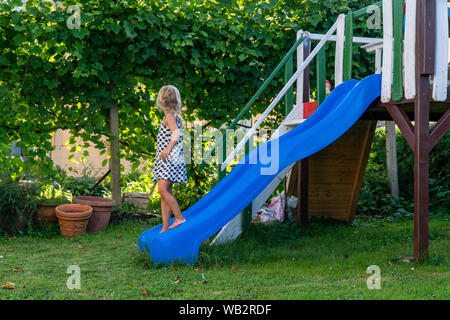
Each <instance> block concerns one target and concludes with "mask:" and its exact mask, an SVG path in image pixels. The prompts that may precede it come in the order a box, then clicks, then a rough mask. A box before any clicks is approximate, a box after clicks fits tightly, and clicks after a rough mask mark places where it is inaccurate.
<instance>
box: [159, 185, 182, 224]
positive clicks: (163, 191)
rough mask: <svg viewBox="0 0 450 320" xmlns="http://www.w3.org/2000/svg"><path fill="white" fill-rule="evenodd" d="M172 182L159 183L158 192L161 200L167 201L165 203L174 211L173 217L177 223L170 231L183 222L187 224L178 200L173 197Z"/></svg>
mask: <svg viewBox="0 0 450 320" xmlns="http://www.w3.org/2000/svg"><path fill="white" fill-rule="evenodd" d="M172 185H173V183H172V181H169V180H165V179H161V180H159V183H158V192H159V194H160V195H161V198H162V199H163V200H164V201H165V203H166V204H167V205H168V206H169V208H170V209H171V210H172V212H173V215H174V216H175V221H174V222H173V224H172V225H171V226H170V227H169V229H172V228H175V227H178V226H179V225H180V224H182V223H183V222H186V219H184V217H183V216H182V215H181V210H180V207H179V205H178V202H177V199H175V197H174V196H173V195H172Z"/></svg>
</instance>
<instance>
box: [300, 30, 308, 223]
mask: <svg viewBox="0 0 450 320" xmlns="http://www.w3.org/2000/svg"><path fill="white" fill-rule="evenodd" d="M310 50H311V41H310V39H306V40H305V42H304V51H303V58H304V59H306V58H307V57H308V56H309V54H310ZM303 75H304V76H303V81H304V82H303V102H309V91H310V82H309V66H308V68H306V69H305V71H304V72H303ZM302 118H303V117H302ZM308 168H309V158H305V159H303V160H300V161H297V170H298V175H297V183H298V188H297V223H298V225H299V226H300V227H307V226H308V219H309V217H308V174H309V173H308V171H309V169H308Z"/></svg>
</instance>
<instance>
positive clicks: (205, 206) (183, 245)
mask: <svg viewBox="0 0 450 320" xmlns="http://www.w3.org/2000/svg"><path fill="white" fill-rule="evenodd" d="M380 92H381V76H380V75H371V76H369V77H367V78H365V79H363V80H361V81H359V82H358V81H357V80H349V81H346V82H344V83H342V84H341V85H339V86H338V87H336V88H335V89H334V90H333V91H332V92H331V93H330V94H329V95H328V97H327V98H326V99H325V101H324V102H323V103H322V104H321V105H320V107H319V108H318V109H317V111H316V112H314V113H313V114H312V115H311V116H310V117H309V118H308V119H306V120H305V121H304V122H303V123H301V124H300V125H298V126H297V127H296V128H295V129H293V130H291V131H289V132H288V133H286V134H284V135H282V136H280V137H279V138H278V139H274V140H270V141H268V142H266V143H265V144H263V145H261V146H259V147H258V148H256V149H254V150H252V151H251V152H250V153H249V154H248V155H246V156H245V158H244V159H242V160H241V161H240V163H239V164H237V165H236V166H235V167H234V168H233V170H231V172H230V173H228V175H227V176H226V177H225V178H223V179H222V180H221V181H220V182H219V183H218V184H217V185H216V186H215V187H214V188H213V189H211V191H210V192H208V193H207V194H206V195H205V196H204V197H203V198H202V199H200V200H199V201H197V202H196V203H195V204H194V205H193V206H192V207H190V208H189V209H188V210H186V211H185V212H183V216H184V217H185V218H186V222H185V223H183V224H182V225H180V226H179V227H177V228H174V229H171V230H168V231H166V232H164V233H161V234H160V233H159V231H160V230H161V228H162V225H159V226H156V227H154V228H152V229H149V230H147V231H144V232H143V233H142V234H141V235H140V237H139V241H138V244H139V249H140V250H141V251H146V252H148V253H149V254H150V257H151V260H152V262H153V263H169V262H175V261H181V262H185V263H195V262H196V261H197V258H198V252H199V248H200V244H201V243H202V242H203V241H204V240H206V239H208V238H209V237H211V236H213V235H214V234H215V233H216V232H217V231H219V230H220V229H221V228H222V227H223V226H225V225H226V224H227V223H228V221H230V220H231V219H233V218H234V217H235V216H236V215H237V214H238V213H239V212H241V211H242V210H244V208H245V207H246V206H247V205H248V204H249V203H250V202H251V201H252V200H253V199H254V198H256V197H257V196H258V194H259V193H261V191H263V190H264V188H265V187H266V186H267V185H268V184H269V183H270V182H271V181H272V180H273V179H274V178H275V177H276V176H277V174H278V173H279V172H280V171H282V170H283V169H284V168H286V167H287V166H289V165H290V164H292V163H294V162H296V161H298V160H301V159H303V158H306V157H308V156H310V155H312V154H314V153H316V152H318V151H320V150H321V149H323V148H325V147H327V146H328V145H330V144H331V143H332V142H334V141H335V140H337V139H338V138H339V137H340V136H342V135H343V134H344V133H345V132H346V131H347V130H348V129H350V128H351V127H352V125H353V124H354V123H355V122H356V121H357V120H358V119H359V118H360V117H361V115H362V114H363V113H364V111H365V110H366V109H367V107H368V106H369V105H370V104H371V103H372V102H373V101H374V100H375V99H376V98H378V97H379V96H380ZM274 168H275V169H274ZM264 172H265V173H264ZM267 172H270V174H267ZM172 220H173V219H172Z"/></svg>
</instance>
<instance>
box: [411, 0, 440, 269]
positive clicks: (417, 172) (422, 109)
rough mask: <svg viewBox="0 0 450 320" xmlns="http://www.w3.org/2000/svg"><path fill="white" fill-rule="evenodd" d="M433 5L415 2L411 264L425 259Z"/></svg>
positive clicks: (434, 5) (433, 23) (433, 24)
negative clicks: (412, 235)
mask: <svg viewBox="0 0 450 320" xmlns="http://www.w3.org/2000/svg"><path fill="white" fill-rule="evenodd" d="M435 17H436V2H435V1H427V0H417V16H416V19H417V20H416V35H417V36H416V37H417V38H416V57H417V65H416V84H417V88H416V89H417V95H416V99H415V103H414V118H415V119H414V120H415V125H414V148H413V150H414V260H415V261H416V262H421V261H423V260H424V259H425V258H426V257H427V256H428V201H429V184H428V179H429V165H430V164H429V156H430V130H429V120H430V119H429V116H430V100H431V92H430V75H432V74H433V73H434V57H435V55H434V53H435V51H434V50H435V48H434V47H435V32H434V31H435V21H436V20H435Z"/></svg>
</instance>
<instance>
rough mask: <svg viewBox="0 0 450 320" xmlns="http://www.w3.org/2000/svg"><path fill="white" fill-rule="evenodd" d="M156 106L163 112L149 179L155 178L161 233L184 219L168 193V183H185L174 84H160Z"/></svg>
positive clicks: (177, 100)
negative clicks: (171, 215) (171, 214)
mask: <svg viewBox="0 0 450 320" xmlns="http://www.w3.org/2000/svg"><path fill="white" fill-rule="evenodd" d="M156 105H157V106H158V108H160V109H161V110H162V111H164V115H165V116H164V119H163V120H162V122H161V125H160V126H159V132H158V137H157V140H156V145H157V146H156V157H155V166H154V168H153V178H152V179H153V180H155V181H158V192H159V194H160V195H161V215H162V219H163V227H162V229H161V233H162V232H165V231H167V230H168V229H173V228H175V227H178V226H179V225H180V224H182V223H184V222H186V220H185V219H184V217H183V216H182V215H181V210H180V207H179V205H178V202H177V200H176V199H175V197H174V196H173V194H172V185H173V184H174V183H187V176H186V164H185V163H184V156H183V147H182V137H181V124H182V122H181V121H182V120H181V117H180V113H181V98H180V92H179V91H178V89H177V88H176V87H174V86H164V87H162V88H161V89H160V90H159V93H158V98H157V99H156ZM171 211H172V212H173V214H174V216H175V221H174V222H173V224H172V225H171V226H169V220H170V212H171Z"/></svg>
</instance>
